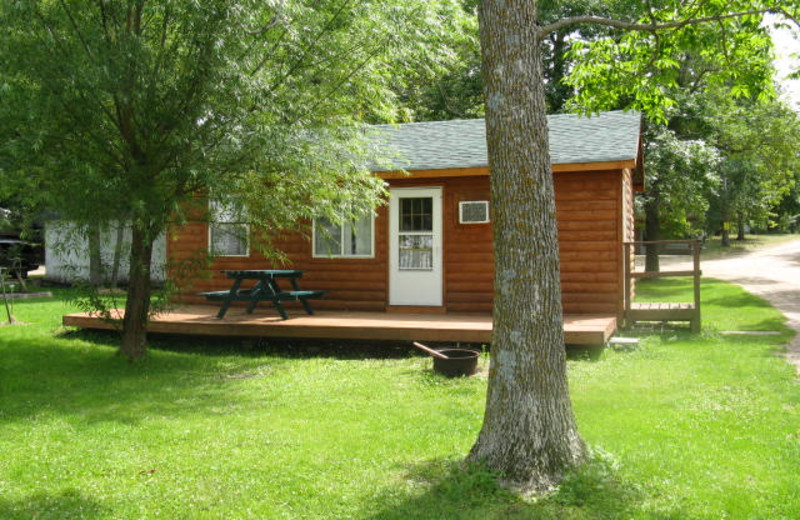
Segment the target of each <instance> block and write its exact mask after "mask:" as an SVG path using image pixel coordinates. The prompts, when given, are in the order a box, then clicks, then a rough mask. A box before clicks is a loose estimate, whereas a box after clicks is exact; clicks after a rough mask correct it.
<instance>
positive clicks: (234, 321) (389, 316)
mask: <svg viewBox="0 0 800 520" xmlns="http://www.w3.org/2000/svg"><path fill="white" fill-rule="evenodd" d="M217 311H218V307H217V306H211V305H192V306H185V307H178V308H176V309H173V310H172V311H170V312H169V313H165V314H161V315H159V316H156V317H155V318H153V319H152V320H151V322H150V325H149V328H148V330H149V331H150V332H156V333H165V334H192V335H209V336H231V337H276V338H309V339H323V338H324V339H362V340H364V339H366V340H408V341H414V340H417V341H463V342H474V343H491V340H492V318H491V316H489V315H488V314H421V313H380V312H349V311H348V312H345V311H318V312H317V313H316V314H315V315H313V316H308V315H304V314H293V315H291V319H289V320H282V319H281V318H280V317H279V316H278V315H277V313H275V312H273V311H272V310H271V309H263V310H262V309H258V310H256V312H254V313H253V314H246V313H245V312H244V311H243V310H242V309H241V308H231V310H230V311H229V312H228V315H226V316H225V318H224V319H221V320H220V319H218V318H217V317H216V313H217ZM118 314H119V315H121V311H120V312H119V313H118ZM63 323H64V325H65V326H73V327H80V328H89V329H105V330H110V329H112V328H113V324H111V323H109V322H107V321H104V320H102V319H100V318H97V317H95V316H93V315H92V314H90V313H75V314H67V315H65V316H64V317H63ZM616 327H617V320H616V318H615V317H614V316H607V315H566V316H565V317H564V332H565V337H566V343H567V344H568V345H600V344H604V343H605V342H606V341H607V340H608V339H609V338H610V337H611V335H612V334H613V333H614V332H615V331H616Z"/></svg>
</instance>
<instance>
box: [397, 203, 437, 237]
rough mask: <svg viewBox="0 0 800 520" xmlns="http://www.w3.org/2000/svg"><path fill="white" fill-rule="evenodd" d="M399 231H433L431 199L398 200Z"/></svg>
mask: <svg viewBox="0 0 800 520" xmlns="http://www.w3.org/2000/svg"><path fill="white" fill-rule="evenodd" d="M400 231H412V232H413V231H433V199H432V198H431V197H420V198H402V199H400Z"/></svg>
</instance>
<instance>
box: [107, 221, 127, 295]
mask: <svg viewBox="0 0 800 520" xmlns="http://www.w3.org/2000/svg"><path fill="white" fill-rule="evenodd" d="M124 239H125V221H124V220H122V219H120V220H118V221H117V236H116V242H114V260H113V261H112V263H111V284H110V285H111V287H113V288H116V287H117V283H118V282H119V264H120V261H121V260H122V243H123V241H124Z"/></svg>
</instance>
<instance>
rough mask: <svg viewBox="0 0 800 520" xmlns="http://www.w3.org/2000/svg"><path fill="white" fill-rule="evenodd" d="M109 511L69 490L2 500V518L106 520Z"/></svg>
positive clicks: (0, 503) (0, 513) (0, 514)
mask: <svg viewBox="0 0 800 520" xmlns="http://www.w3.org/2000/svg"><path fill="white" fill-rule="evenodd" d="M108 513H109V511H108V510H107V509H106V508H104V507H102V506H101V505H100V504H98V503H97V502H96V501H94V500H92V499H90V498H87V497H86V496H84V495H82V494H81V493H80V492H79V491H78V490H75V489H69V490H66V491H62V492H61V493H58V494H55V495H48V494H44V493H37V494H36V495H33V496H30V497H27V498H25V499H22V500H17V501H14V500H8V499H6V498H0V518H4V519H7V520H14V519H19V520H28V519H30V518H51V519H53V520H56V519H61V518H105V517H106V516H107V515H108Z"/></svg>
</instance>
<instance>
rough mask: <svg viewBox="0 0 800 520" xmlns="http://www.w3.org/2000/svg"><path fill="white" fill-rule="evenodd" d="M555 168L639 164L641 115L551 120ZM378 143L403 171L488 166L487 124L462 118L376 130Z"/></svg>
mask: <svg viewBox="0 0 800 520" xmlns="http://www.w3.org/2000/svg"><path fill="white" fill-rule="evenodd" d="M547 120H548V127H549V129H550V161H551V163H552V164H570V163H598V162H612V161H625V160H631V159H633V160H635V159H636V158H637V154H638V151H639V134H640V130H641V116H640V115H639V114H638V113H637V112H621V111H615V112H603V113H601V114H598V115H595V116H592V117H586V116H579V115H574V114H557V115H551V116H548V118H547ZM374 128H376V129H377V130H378V132H379V133H378V135H379V139H381V140H383V141H384V142H385V145H386V146H387V147H388V148H389V150H390V151H391V152H392V153H396V154H397V155H398V156H399V159H398V160H396V161H395V162H396V163H397V166H398V167H399V168H402V169H405V170H439V169H446V168H477V167H483V166H488V160H487V156H486V127H485V125H484V120H483V119H460V120H454V121H435V122H428V123H407V124H402V125H377V126H375V127H374Z"/></svg>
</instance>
